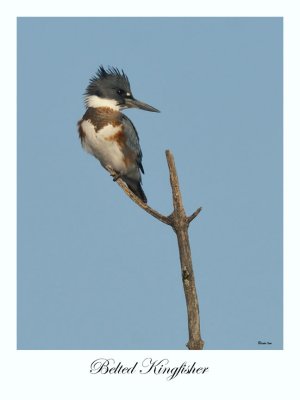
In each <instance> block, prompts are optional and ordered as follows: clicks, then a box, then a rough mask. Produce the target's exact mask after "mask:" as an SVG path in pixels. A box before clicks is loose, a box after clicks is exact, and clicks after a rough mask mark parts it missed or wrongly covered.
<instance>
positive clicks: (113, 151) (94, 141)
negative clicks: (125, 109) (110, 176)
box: [81, 120, 127, 174]
mask: <svg viewBox="0 0 300 400" xmlns="http://www.w3.org/2000/svg"><path fill="white" fill-rule="evenodd" d="M81 127H82V129H83V131H84V133H85V137H84V138H83V142H82V145H83V147H84V148H85V150H86V151H88V152H89V153H91V154H93V155H94V156H95V157H96V158H97V159H98V160H99V161H100V162H101V164H102V165H103V167H105V166H106V165H110V166H111V167H112V168H113V169H114V170H115V171H117V172H120V173H123V174H125V173H126V170H127V168H126V165H125V162H124V156H123V153H122V151H121V149H120V147H119V145H118V143H116V142H115V141H109V140H107V139H108V138H109V137H111V136H113V135H115V134H116V133H118V132H120V126H113V125H111V124H109V125H106V126H105V127H104V128H102V129H101V130H100V131H98V132H96V131H95V127H94V125H93V124H92V123H91V122H90V121H86V120H84V121H82V122H81Z"/></svg>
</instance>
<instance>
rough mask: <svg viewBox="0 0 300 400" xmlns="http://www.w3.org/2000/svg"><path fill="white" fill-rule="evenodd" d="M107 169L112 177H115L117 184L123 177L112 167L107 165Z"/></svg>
mask: <svg viewBox="0 0 300 400" xmlns="http://www.w3.org/2000/svg"><path fill="white" fill-rule="evenodd" d="M105 168H106V169H107V171H108V172H109V173H110V176H112V177H113V181H114V182H116V181H117V180H118V179H119V178H120V177H121V174H120V173H119V172H116V171H115V170H114V169H113V168H112V167H111V166H110V165H106V166H105Z"/></svg>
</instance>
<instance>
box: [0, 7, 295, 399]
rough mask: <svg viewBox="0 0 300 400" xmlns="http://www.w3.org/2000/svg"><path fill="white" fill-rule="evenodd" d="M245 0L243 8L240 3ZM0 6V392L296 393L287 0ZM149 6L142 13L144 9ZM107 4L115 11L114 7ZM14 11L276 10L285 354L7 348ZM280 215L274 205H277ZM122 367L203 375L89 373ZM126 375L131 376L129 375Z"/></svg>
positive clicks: (10, 336)
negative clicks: (99, 367)
mask: <svg viewBox="0 0 300 400" xmlns="http://www.w3.org/2000/svg"><path fill="white" fill-rule="evenodd" d="M245 3H246V4H245ZM3 4H4V3H3V2H2V6H1V8H3ZM8 4H9V5H6V9H5V10H1V25H0V26H1V35H0V37H1V53H2V54H1V55H2V57H1V74H0V77H1V89H2V90H1V96H0V99H1V111H2V113H1V115H2V118H1V122H2V124H1V125H2V140H1V146H0V151H1V156H0V162H1V166H0V173H1V180H0V182H1V189H2V190H1V207H0V210H1V215H0V220H1V236H0V240H1V241H0V243H1V260H0V261H1V264H0V265H1V278H0V285H1V288H0V296H1V299H0V304H1V350H2V351H1V355H2V360H1V361H2V362H1V363H0V365H1V381H2V385H1V387H0V391H1V393H2V392H3V393H6V394H5V395H4V394H3V393H2V396H1V397H2V398H16V399H17V398H25V399H27V398H30V399H32V400H34V399H41V398H42V399H53V398H56V399H70V398H72V399H83V398H90V397H93V398H94V397H96V398H97V397H98V396H99V397H100V396H101V395H102V396H103V395H104V396H105V395H109V396H110V397H111V398H115V397H116V396H118V395H119V396H120V395H122V397H127V396H130V397H131V398H133V399H135V398H139V399H140V398H145V399H148V398H149V399H150V398H151V399H152V398H153V396H155V395H157V396H158V395H159V398H162V397H164V396H172V395H174V396H176V398H177V396H178V397H179V396H180V395H184V396H186V395H187V394H194V395H196V396H201V395H203V394H205V396H206V398H208V399H215V398H220V396H222V398H229V397H230V398H231V399H241V398H242V399H248V398H249V399H253V398H257V399H262V398H271V397H272V396H274V397H275V396H276V398H280V397H281V398H283V397H286V396H289V393H292V396H293V397H295V398H296V397H297V396H296V393H297V392H299V389H298V388H297V379H296V373H297V372H298V371H297V364H296V360H297V358H296V357H297V354H298V351H299V344H298V343H299V323H298V320H299V317H298V314H299V312H298V303H299V297H298V293H299V289H298V286H299V279H297V278H298V277H299V272H298V271H299V268H300V262H299V252H298V251H297V250H298V247H299V244H298V243H299V234H298V235H297V233H298V230H299V228H298V227H299V225H300V221H299V205H300V198H299V189H298V187H299V161H298V160H299V156H300V151H299V137H300V129H299V116H298V114H299V93H300V90H299V89H300V88H299V71H300V65H299V39H298V38H299V37H300V34H299V13H298V8H297V2H296V1H295V2H293V1H287V0H285V1H262V0H260V1H258V0H252V1H251V2H250V1H249V2H245V1H240V0H239V1H238V0H236V1H221V0H219V1H213V0H210V1H206V2H204V1H201V2H196V1H185V2H171V1H170V2H162V1H153V0H152V1H151V2H141V1H137V0H136V1H132V0H126V1H120V0H118V1H116V0H115V1H114V2H111V3H110V4H108V2H100V1H99V0H98V1H84V2H80V3H79V2H78V3H75V2H74V3H71V2H69V1H67V2H65V3H63V2H62V1H56V0H52V1H51V2H49V3H48V4H46V5H45V2H38V1H31V0H30V1H26V2H25V1H24V2H21V1H19V2H16V1H15V2H10V3H8ZM146 6H147V7H149V10H146V8H145V7H146ZM116 10H118V11H117V13H116ZM17 15H19V16H47V15H48V16H91V15H92V16H116V15H118V16H143V15H148V16H284V32H285V42H284V43H285V44H284V49H285V74H284V79H285V89H284V94H285V136H284V160H285V181H284V187H285V206H284V214H285V246H284V262H285V273H284V276H285V278H284V281H285V307H284V309H285V323H286V329H285V338H284V343H285V350H284V351H204V352H182V351H172V352H170V351H166V352H154V351H147V352H145V351H141V352H140V351H123V352H116V351H105V352H97V351H60V352H57V351H16V350H15V347H16V337H15V331H16V329H15V308H16V301H15V298H16V297H15V296H16V292H15V280H16V272H15V263H16V257H15V254H16V253H15V250H16V247H15V226H16V218H15V209H16V202H15V198H16V188H15V176H16V168H15V165H16V164H15V163H16V158H15V148H16V137H15V130H16V122H15V121H16V116H15V109H14V107H13V106H12V105H15V93H16V90H15V89H16V85H15V73H16V69H15V65H16V50H15V41H16V31H15V17H16V16H17ZM279 212H280V210H279ZM101 356H102V357H114V358H116V359H120V360H122V361H123V362H124V363H130V362H131V361H132V360H136V361H137V360H142V359H143V358H145V357H149V356H152V357H155V356H156V357H157V358H164V357H168V358H170V360H172V362H174V363H176V361H177V360H178V362H179V361H181V360H183V359H186V358H188V359H189V360H192V359H194V360H198V363H199V364H200V365H209V367H210V371H209V374H207V375H206V376H201V377H200V379H199V377H198V376H194V377H187V376H181V377H178V378H176V380H174V381H173V382H167V381H166V380H165V378H164V377H162V376H154V375H149V376H141V375H137V376H135V377H133V376H131V377H130V376H129V377H128V376H108V377H106V376H99V375H90V374H89V364H90V363H91V362H92V361H93V360H94V359H95V358H97V357H101ZM129 378H133V379H129Z"/></svg>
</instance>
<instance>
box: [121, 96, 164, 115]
mask: <svg viewBox="0 0 300 400" xmlns="http://www.w3.org/2000/svg"><path fill="white" fill-rule="evenodd" d="M125 104H126V107H128V108H140V109H141V110H146V111H152V112H160V111H159V110H157V109H156V108H154V107H152V106H149V104H146V103H143V102H142V101H139V100H136V99H133V98H132V99H126V100H125Z"/></svg>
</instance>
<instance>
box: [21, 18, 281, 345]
mask: <svg viewBox="0 0 300 400" xmlns="http://www.w3.org/2000/svg"><path fill="white" fill-rule="evenodd" d="M100 64H103V65H105V66H107V65H112V66H116V67H119V68H123V69H124V71H125V72H126V73H127V75H128V77H129V79H130V81H131V88H132V91H133V94H134V95H135V96H136V97H137V98H138V99H140V100H143V101H145V102H147V103H149V104H151V105H153V106H154V107H156V108H158V109H160V110H161V114H153V113H147V112H143V111H141V110H128V111H126V115H128V116H129V118H131V119H132V121H133V122H134V124H135V126H136V128H137V130H138V132H139V135H140V141H141V146H142V150H143V154H144V159H143V164H144V169H145V172H146V174H145V176H144V180H143V182H144V185H143V188H144V190H145V193H146V195H147V197H148V200H149V204H150V205H151V206H152V207H154V208H156V209H157V210H158V211H160V212H162V213H165V214H169V213H170V212H171V192H170V187H169V182H168V168H167V164H166V160H165V155H164V151H165V149H167V148H169V149H171V150H172V152H173V154H174V156H175V160H176V165H177V170H178V174H179V179H180V183H181V189H182V195H183V199H184V203H185V207H186V211H187V213H191V212H193V211H194V210H195V209H196V208H197V207H199V206H202V207H203V211H202V213H201V215H200V217H199V218H198V219H197V220H195V221H194V222H193V223H192V225H191V227H190V241H191V248H192V255H193V264H194V272H195V278H196V283H197V289H198V296H199V302H200V319H201V331H202V336H203V339H204V341H205V348H206V349H261V348H262V347H261V345H258V344H257V342H258V341H259V340H261V341H270V342H272V347H271V348H273V349H280V348H282V19H280V18H154V19H152V18H20V19H19V20H18V348H20V349H185V343H186V342H187V340H188V334H187V321H186V306H185V300H184V293H183V288H182V282H181V276H180V265H179V257H178V249H177V244H176V237H175V235H174V233H173V232H172V230H171V229H170V228H169V227H167V226H165V225H163V224H161V223H160V222H158V221H157V220H154V219H153V218H152V217H150V216H149V215H148V214H146V213H144V212H143V211H142V210H140V209H139V208H138V207H137V206H136V205H134V204H133V203H132V202H131V201H130V200H129V199H128V198H127V197H125V196H124V194H123V193H122V191H121V190H120V189H119V187H118V186H117V185H116V184H115V183H114V182H112V179H111V178H110V177H109V175H108V174H107V173H106V172H105V171H104V170H103V169H102V168H101V166H100V165H99V163H98V162H97V160H95V159H94V158H93V157H91V156H90V155H88V154H87V153H85V152H84V151H83V150H82V149H81V146H80V142H79V139H78V137H77V132H76V123H77V121H78V120H79V119H80V118H81V116H82V114H83V112H84V105H83V96H82V94H83V92H84V90H85V87H86V85H87V84H88V80H89V78H90V77H91V76H92V75H93V74H94V73H95V72H96V70H97V68H98V66H99V65H100Z"/></svg>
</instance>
